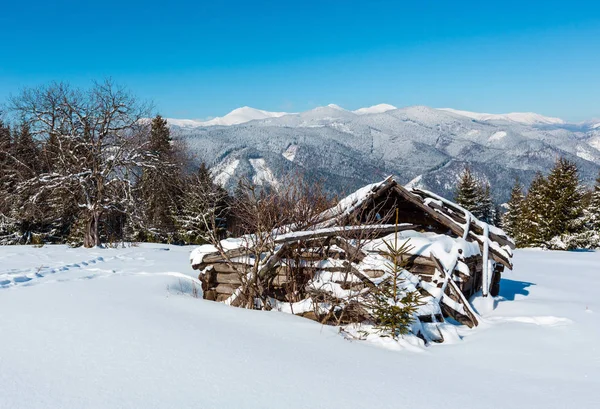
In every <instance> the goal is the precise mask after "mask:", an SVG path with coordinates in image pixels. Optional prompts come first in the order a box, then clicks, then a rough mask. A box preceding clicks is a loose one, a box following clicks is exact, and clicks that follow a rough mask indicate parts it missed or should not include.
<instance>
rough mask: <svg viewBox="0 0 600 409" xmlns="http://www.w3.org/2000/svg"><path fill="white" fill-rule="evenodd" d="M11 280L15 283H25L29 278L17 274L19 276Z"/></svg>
mask: <svg viewBox="0 0 600 409" xmlns="http://www.w3.org/2000/svg"><path fill="white" fill-rule="evenodd" d="M13 281H14V282H15V283H26V282H27V281H31V278H29V277H27V276H19V277H15V278H13Z"/></svg>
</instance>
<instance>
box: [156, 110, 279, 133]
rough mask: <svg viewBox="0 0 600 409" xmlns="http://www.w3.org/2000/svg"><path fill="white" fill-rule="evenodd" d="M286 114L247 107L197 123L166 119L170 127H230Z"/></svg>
mask: <svg viewBox="0 0 600 409" xmlns="http://www.w3.org/2000/svg"><path fill="white" fill-rule="evenodd" d="M289 114H290V113H288V112H270V111H263V110H262V109H256V108H251V107H248V106H245V107H241V108H237V109H234V110H233V111H231V112H230V113H228V114H227V115H225V116H222V117H216V118H213V119H211V120H208V121H198V120H193V119H173V118H169V119H167V122H168V123H169V124H170V125H175V126H179V127H182V128H198V127H203V126H215V125H221V126H230V125H237V124H243V123H246V122H250V121H254V120H256V119H267V118H279V117H282V116H284V115H289Z"/></svg>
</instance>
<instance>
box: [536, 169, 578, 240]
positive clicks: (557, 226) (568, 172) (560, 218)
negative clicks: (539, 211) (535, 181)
mask: <svg viewBox="0 0 600 409" xmlns="http://www.w3.org/2000/svg"><path fill="white" fill-rule="evenodd" d="M546 198H547V206H546V211H545V212H544V213H543V215H544V221H545V225H546V229H545V231H544V232H543V233H544V237H543V239H544V240H546V241H549V240H551V239H552V238H554V237H560V236H563V235H570V234H574V233H578V232H580V231H581V230H582V228H583V215H584V214H583V189H582V188H581V185H580V183H579V175H578V171H577V166H576V165H575V163H573V162H570V161H568V160H566V159H564V158H560V159H558V160H557V162H556V164H555V166H554V168H553V169H552V171H551V172H550V175H548V183H547V185H546Z"/></svg>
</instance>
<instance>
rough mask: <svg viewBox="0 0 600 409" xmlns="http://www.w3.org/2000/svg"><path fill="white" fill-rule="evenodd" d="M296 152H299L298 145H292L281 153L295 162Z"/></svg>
mask: <svg viewBox="0 0 600 409" xmlns="http://www.w3.org/2000/svg"><path fill="white" fill-rule="evenodd" d="M296 153H298V145H290V146H288V148H287V149H286V150H285V152H283V153H282V154H281V155H282V156H283V157H284V158H286V159H287V160H289V161H290V162H293V161H294V159H296Z"/></svg>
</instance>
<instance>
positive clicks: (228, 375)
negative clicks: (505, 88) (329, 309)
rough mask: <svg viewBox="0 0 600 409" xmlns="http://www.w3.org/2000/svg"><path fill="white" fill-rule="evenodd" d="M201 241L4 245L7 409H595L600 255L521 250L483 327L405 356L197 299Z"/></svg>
mask: <svg viewBox="0 0 600 409" xmlns="http://www.w3.org/2000/svg"><path fill="white" fill-rule="evenodd" d="M191 250H192V248H191V247H175V246H165V245H141V246H140V247H130V248H125V249H118V250H116V249H91V250H85V249H69V248H67V247H65V246H45V247H43V248H33V247H29V246H15V247H0V408H77V409H79V408H84V407H85V408H188V407H189V408H192V407H193V408H342V407H343V408H365V407H374V408H436V409H439V408H466V409H469V408H481V407H487V408H538V407H543V408H567V407H569V408H570V407H577V408H596V407H598V402H599V398H598V387H600V349H599V347H598V345H599V344H600V319H599V318H598V314H599V313H600V302H599V301H598V295H597V293H598V288H599V287H600V271H599V270H600V269H599V268H598V266H599V265H600V253H565V252H547V251H540V250H518V251H516V252H515V257H514V262H515V271H514V272H513V273H511V272H508V273H506V274H505V278H504V279H503V281H502V290H501V297H498V298H497V299H496V300H495V303H496V304H497V305H496V308H495V309H494V310H491V306H490V305H488V304H486V303H484V302H482V300H481V299H478V300H475V302H474V304H475V306H476V307H478V308H479V310H480V311H481V312H483V314H484V318H485V320H484V323H483V324H482V325H481V326H480V327H479V328H476V329H473V330H469V329H466V328H462V327H460V328H458V332H459V333H460V334H461V335H462V337H463V338H462V339H461V340H458V339H457V340H455V341H454V342H451V343H448V344H443V345H435V346H433V347H430V348H426V349H422V348H420V349H415V348H413V349H411V350H393V349H389V348H393V347H395V346H397V344H392V343H387V346H388V347H389V348H381V347H379V346H375V345H373V344H370V343H367V342H362V341H352V342H351V341H348V340H346V339H344V337H342V336H341V335H340V334H338V333H337V329H336V328H333V327H324V326H321V325H319V324H317V323H314V322H312V321H309V320H306V319H303V318H299V317H295V316H291V315H287V314H284V313H280V312H260V311H248V310H242V309H238V308H232V307H227V306H225V305H222V304H217V303H213V302H209V301H204V300H201V299H198V298H195V297H194V296H193V293H194V291H193V288H194V287H195V288H198V287H199V283H197V282H196V281H195V280H194V278H192V277H191V276H193V275H194V274H195V272H194V271H193V270H191V268H190V266H189V264H188V260H189V253H190V251H191ZM382 341H384V342H382V343H381V344H382V346H385V344H386V342H385V340H382Z"/></svg>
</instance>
